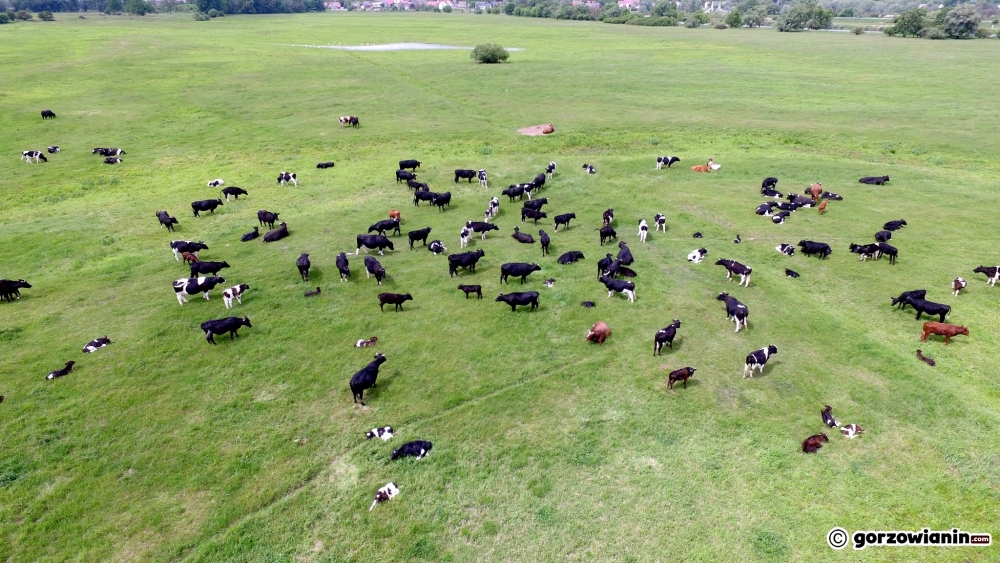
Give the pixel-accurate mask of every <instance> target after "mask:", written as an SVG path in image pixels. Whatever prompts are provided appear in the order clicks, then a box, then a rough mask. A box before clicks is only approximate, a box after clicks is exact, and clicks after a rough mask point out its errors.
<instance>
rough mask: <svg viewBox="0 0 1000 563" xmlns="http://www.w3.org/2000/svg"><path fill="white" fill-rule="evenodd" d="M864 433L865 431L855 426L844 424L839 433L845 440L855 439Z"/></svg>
mask: <svg viewBox="0 0 1000 563" xmlns="http://www.w3.org/2000/svg"><path fill="white" fill-rule="evenodd" d="M864 431H865V429H864V428H862V427H860V426H858V425H857V424H846V425H844V426H841V427H840V433H841V434H843V435H844V437H845V438H857V437H858V436H860V435H861V433H862V432H864Z"/></svg>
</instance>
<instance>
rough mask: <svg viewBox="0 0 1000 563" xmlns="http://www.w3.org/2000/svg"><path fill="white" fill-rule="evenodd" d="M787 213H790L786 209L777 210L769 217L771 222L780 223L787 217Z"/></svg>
mask: <svg viewBox="0 0 1000 563" xmlns="http://www.w3.org/2000/svg"><path fill="white" fill-rule="evenodd" d="M789 215H791V213H789V212H788V211H779V212H778V213H775V214H774V216H773V217H771V222H772V223H774V224H775V225H781V224H782V223H784V222H785V219H788V216H789Z"/></svg>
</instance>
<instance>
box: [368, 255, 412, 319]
mask: <svg viewBox="0 0 1000 563" xmlns="http://www.w3.org/2000/svg"><path fill="white" fill-rule="evenodd" d="M372 260H374V258H372ZM406 301H413V296H412V295H410V294H409V293H379V294H378V308H379V309H380V310H382V311H385V309H383V307H384V306H385V304H386V303H388V304H390V305H395V306H396V309H395V310H396V311H402V310H403V303H405V302H406Z"/></svg>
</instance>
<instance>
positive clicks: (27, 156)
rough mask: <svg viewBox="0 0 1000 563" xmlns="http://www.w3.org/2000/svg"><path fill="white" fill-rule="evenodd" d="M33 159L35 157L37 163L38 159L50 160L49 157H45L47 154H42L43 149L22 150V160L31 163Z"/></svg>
mask: <svg viewBox="0 0 1000 563" xmlns="http://www.w3.org/2000/svg"><path fill="white" fill-rule="evenodd" d="M31 159H35V163H36V164H37V163H38V161H42V162H48V161H49V159H47V158H45V155H44V154H42V151H21V160H23V161H25V162H26V163H28V164H31Z"/></svg>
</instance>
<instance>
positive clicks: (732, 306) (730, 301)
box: [716, 293, 750, 332]
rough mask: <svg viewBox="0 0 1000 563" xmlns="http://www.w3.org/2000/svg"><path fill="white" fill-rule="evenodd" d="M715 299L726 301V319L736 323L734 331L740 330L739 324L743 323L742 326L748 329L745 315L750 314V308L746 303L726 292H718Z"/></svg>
mask: <svg viewBox="0 0 1000 563" xmlns="http://www.w3.org/2000/svg"><path fill="white" fill-rule="evenodd" d="M716 299H718V300H719V301H724V302H725V303H726V320H731V321H733V322H734V323H736V332H739V331H740V325H743V328H746V329H749V327H748V326H747V317H749V316H750V309H749V308H748V307H747V306H746V305H744V304H743V303H740V301H739V299H736V298H735V297H733V296H731V295H729V294H728V293H720V294H719V295H718V296H717V297H716Z"/></svg>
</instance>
